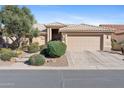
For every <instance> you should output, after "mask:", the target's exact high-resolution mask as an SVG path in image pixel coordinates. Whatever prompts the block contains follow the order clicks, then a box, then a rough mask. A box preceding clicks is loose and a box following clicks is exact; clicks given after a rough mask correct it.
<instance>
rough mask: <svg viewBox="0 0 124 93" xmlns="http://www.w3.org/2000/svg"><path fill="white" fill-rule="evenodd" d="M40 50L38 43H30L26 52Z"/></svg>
mask: <svg viewBox="0 0 124 93" xmlns="http://www.w3.org/2000/svg"><path fill="white" fill-rule="evenodd" d="M39 50H40V47H39V45H38V43H32V44H31V45H30V46H28V52H29V53H35V52H38V51H39Z"/></svg>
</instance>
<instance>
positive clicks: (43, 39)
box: [32, 36, 46, 45]
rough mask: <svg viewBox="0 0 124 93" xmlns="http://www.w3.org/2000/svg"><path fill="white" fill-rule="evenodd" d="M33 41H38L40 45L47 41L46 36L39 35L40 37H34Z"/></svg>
mask: <svg viewBox="0 0 124 93" xmlns="http://www.w3.org/2000/svg"><path fill="white" fill-rule="evenodd" d="M32 42H33V43H35V42H37V43H39V45H44V44H45V43H46V37H45V36H39V37H36V38H33V40H32Z"/></svg>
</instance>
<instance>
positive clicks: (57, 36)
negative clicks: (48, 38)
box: [52, 29, 61, 40]
mask: <svg viewBox="0 0 124 93" xmlns="http://www.w3.org/2000/svg"><path fill="white" fill-rule="evenodd" d="M52 40H61V33H59V29H52Z"/></svg>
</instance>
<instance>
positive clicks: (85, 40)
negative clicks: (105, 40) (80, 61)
mask: <svg viewBox="0 0 124 93" xmlns="http://www.w3.org/2000/svg"><path fill="white" fill-rule="evenodd" d="M100 38H101V37H100V36H68V38H67V50H68V51H82V50H100Z"/></svg>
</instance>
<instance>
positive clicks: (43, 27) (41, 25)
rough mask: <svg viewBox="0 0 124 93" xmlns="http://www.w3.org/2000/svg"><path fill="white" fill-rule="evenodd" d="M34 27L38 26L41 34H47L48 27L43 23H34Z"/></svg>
mask: <svg viewBox="0 0 124 93" xmlns="http://www.w3.org/2000/svg"><path fill="white" fill-rule="evenodd" d="M33 28H37V29H38V30H39V31H40V34H41V35H46V27H45V26H44V25H43V24H34V25H33Z"/></svg>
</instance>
